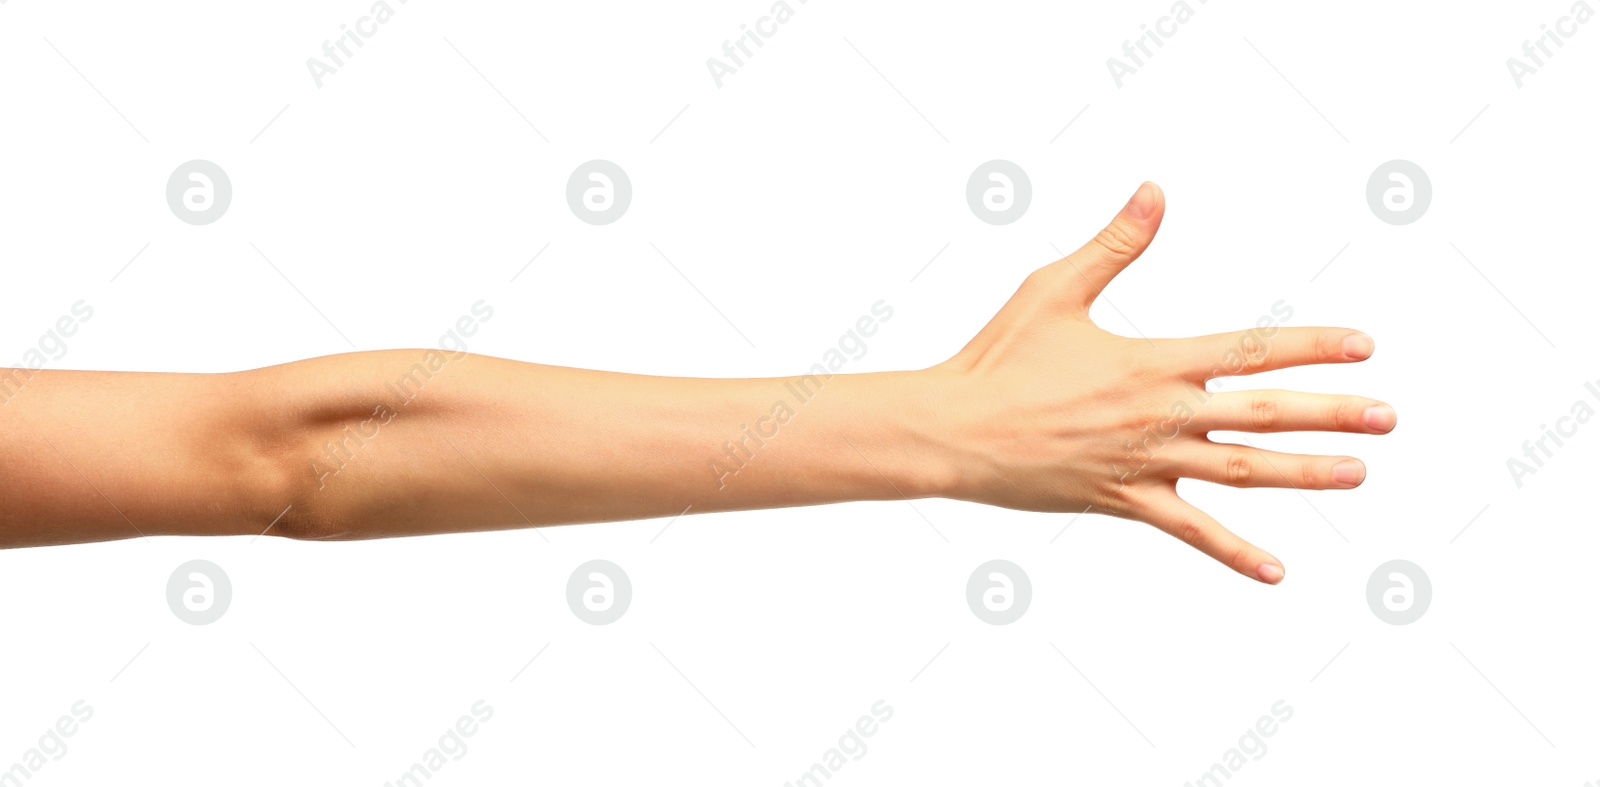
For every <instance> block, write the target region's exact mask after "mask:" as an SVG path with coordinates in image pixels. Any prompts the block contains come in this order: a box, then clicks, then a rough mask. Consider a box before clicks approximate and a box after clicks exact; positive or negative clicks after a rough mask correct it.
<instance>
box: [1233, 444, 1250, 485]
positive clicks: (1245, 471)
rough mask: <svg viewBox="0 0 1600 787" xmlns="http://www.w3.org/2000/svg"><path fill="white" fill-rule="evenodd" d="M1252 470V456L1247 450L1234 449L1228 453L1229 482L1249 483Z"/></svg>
mask: <svg viewBox="0 0 1600 787" xmlns="http://www.w3.org/2000/svg"><path fill="white" fill-rule="evenodd" d="M1252 471H1253V468H1252V467H1251V461H1250V457H1249V455H1247V454H1245V452H1243V451H1234V452H1233V453H1231V454H1229V455H1228V468H1227V478H1228V483H1230V484H1236V485H1237V484H1246V483H1249V481H1250V476H1251V475H1252Z"/></svg>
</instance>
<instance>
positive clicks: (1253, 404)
mask: <svg viewBox="0 0 1600 787" xmlns="http://www.w3.org/2000/svg"><path fill="white" fill-rule="evenodd" d="M1281 418H1282V414H1281V413H1280V412H1279V410H1278V400H1276V399H1274V398H1272V397H1271V396H1267V395H1261V396H1256V397H1255V398H1253V399H1251V400H1250V423H1251V425H1252V426H1254V427H1255V428H1256V429H1259V430H1261V431H1263V432H1264V431H1267V430H1269V429H1272V428H1273V427H1275V426H1277V425H1278V424H1279V422H1280V421H1281Z"/></svg>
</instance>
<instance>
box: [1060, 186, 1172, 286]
mask: <svg viewBox="0 0 1600 787" xmlns="http://www.w3.org/2000/svg"><path fill="white" fill-rule="evenodd" d="M1166 207H1167V200H1166V197H1165V196H1164V195H1163V194H1162V193H1161V187H1160V186H1157V185H1156V184H1154V183H1151V182H1150V181H1145V182H1144V183H1143V184H1142V185H1140V186H1139V190H1138V191H1135V192H1134V193H1133V197H1132V198H1131V199H1129V200H1128V204H1127V205H1124V206H1123V207H1122V212H1120V213H1118V214H1117V216H1116V218H1114V219H1112V220H1111V223H1110V224H1107V225H1106V228H1105V229H1103V230H1100V232H1099V234H1097V235H1095V236H1094V238H1092V239H1091V240H1090V241H1089V242H1088V243H1085V244H1083V248H1080V249H1078V250H1077V251H1075V252H1073V253H1071V254H1068V255H1067V256H1066V257H1065V258H1063V259H1062V260H1060V261H1059V262H1057V263H1056V264H1057V265H1062V266H1064V267H1066V268H1067V270H1066V271H1065V272H1064V274H1063V276H1062V278H1063V279H1064V280H1066V281H1069V282H1071V284H1070V285H1068V286H1069V287H1071V289H1072V293H1071V297H1072V300H1073V302H1074V303H1075V304H1076V305H1081V306H1082V307H1083V308H1084V309H1088V308H1089V305H1090V304H1092V303H1094V300H1095V298H1098V297H1100V292H1101V291H1102V290H1104V289H1105V288H1106V285H1107V284H1110V283H1111V280H1112V279H1114V278H1116V276H1117V274H1119V273H1121V272H1122V269H1123V268H1126V267H1128V264H1129V263H1131V262H1133V261H1134V260H1136V259H1138V258H1139V255H1140V254H1143V253H1144V250H1145V249H1146V248H1147V247H1149V245H1150V241H1152V240H1154V239H1155V236H1156V230H1157V229H1159V228H1160V227H1161V216H1162V214H1163V213H1165V212H1166Z"/></svg>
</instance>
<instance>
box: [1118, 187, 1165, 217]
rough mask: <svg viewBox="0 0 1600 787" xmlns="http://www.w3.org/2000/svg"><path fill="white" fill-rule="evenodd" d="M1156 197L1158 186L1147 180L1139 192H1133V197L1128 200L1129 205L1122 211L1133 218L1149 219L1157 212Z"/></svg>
mask: <svg viewBox="0 0 1600 787" xmlns="http://www.w3.org/2000/svg"><path fill="white" fill-rule="evenodd" d="M1156 195H1157V191H1156V184H1154V183H1151V182H1150V181H1148V180H1147V181H1145V182H1144V183H1141V184H1140V185H1139V190H1138V191H1135V192H1133V196H1132V197H1131V198H1129V199H1128V204H1127V205H1126V206H1125V207H1123V209H1122V211H1123V212H1124V213H1126V214H1128V216H1130V217H1131V218H1135V219H1140V220H1143V219H1148V218H1150V214H1151V213H1154V212H1155V210H1156Z"/></svg>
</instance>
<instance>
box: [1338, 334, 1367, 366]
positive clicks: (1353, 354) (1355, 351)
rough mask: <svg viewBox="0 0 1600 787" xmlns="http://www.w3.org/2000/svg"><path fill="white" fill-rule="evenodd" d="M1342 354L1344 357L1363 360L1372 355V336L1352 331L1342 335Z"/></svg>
mask: <svg viewBox="0 0 1600 787" xmlns="http://www.w3.org/2000/svg"><path fill="white" fill-rule="evenodd" d="M1344 355H1345V357H1346V358H1350V359H1352V360H1357V361H1365V360H1366V359H1368V358H1371V357H1372V337H1371V336H1368V335H1366V334H1364V333H1352V334H1350V335H1349V336H1346V337H1344Z"/></svg>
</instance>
